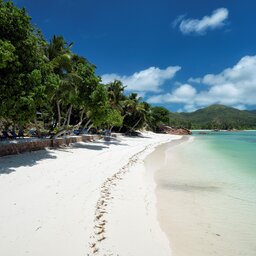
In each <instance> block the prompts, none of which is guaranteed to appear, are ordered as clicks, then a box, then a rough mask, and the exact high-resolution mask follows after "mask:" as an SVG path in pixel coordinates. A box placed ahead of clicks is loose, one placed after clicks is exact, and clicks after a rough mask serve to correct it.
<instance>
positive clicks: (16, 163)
mask: <svg viewBox="0 0 256 256" xmlns="http://www.w3.org/2000/svg"><path fill="white" fill-rule="evenodd" d="M110 145H119V146H127V145H128V144H125V143H122V142H121V141H119V140H117V139H114V138H111V140H110V141H105V140H100V141H94V142H91V143H83V142H82V143H73V144H71V145H70V146H66V147H59V148H55V149H54V150H47V149H45V150H38V151H32V152H26V153H22V154H20V155H9V156H4V157H0V176H1V175H3V174H10V173H12V172H15V171H16V169H17V168H18V167H31V166H33V165H36V164H38V163H39V162H40V161H41V160H43V159H56V158H57V156H56V155H55V153H54V151H63V152H65V153H74V152H72V151H71V150H70V149H88V150H103V149H107V148H109V146H110Z"/></svg>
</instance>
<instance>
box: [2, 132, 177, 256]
mask: <svg viewBox="0 0 256 256" xmlns="http://www.w3.org/2000/svg"><path fill="white" fill-rule="evenodd" d="M145 136H146V138H128V137H121V138H118V139H117V140H116V141H111V142H105V141H98V142H94V143H77V144H73V146H72V147H67V148H62V149H58V150H49V149H47V150H43V151H37V152H32V153H24V154H20V155H14V156H7V157H2V158H0V205H1V210H0V255H4V256H17V255H19V256H23V255H26V256H28V255H29V256H45V255H61V256H70V255H72V256H85V255H122V256H124V255H134V256H135V255H136V256H137V255H148V256H150V255H152V256H153V255H154V256H155V255H161V256H165V255H171V251H170V248H169V242H168V239H167V238H166V236H165V234H164V233H163V232H162V231H161V229H160V226H159V224H158V221H157V213H156V208H155V205H156V199H155V193H154V190H155V183H154V179H153V174H152V173H146V172H145V168H144V165H143V161H142V160H143V159H144V158H145V157H146V155H148V154H149V153H150V152H152V151H153V149H154V147H155V146H156V145H158V144H161V143H164V142H167V141H170V140H173V139H178V138H180V136H170V135H156V134H153V133H148V134H145Z"/></svg>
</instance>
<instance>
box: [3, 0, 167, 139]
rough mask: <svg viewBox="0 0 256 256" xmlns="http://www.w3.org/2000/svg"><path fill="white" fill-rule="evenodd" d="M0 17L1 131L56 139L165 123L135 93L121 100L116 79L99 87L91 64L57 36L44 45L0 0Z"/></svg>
mask: <svg viewBox="0 0 256 256" xmlns="http://www.w3.org/2000/svg"><path fill="white" fill-rule="evenodd" d="M0 17H1V20H0V35H1V38H0V85H1V91H0V101H1V106H0V125H1V128H2V129H14V130H15V129H18V128H19V129H24V128H27V129H30V128H35V129H36V130H37V132H38V134H39V135H40V133H41V132H47V133H53V134H58V135H60V134H62V133H63V131H67V130H71V129H79V128H87V129H90V128H91V127H94V128H105V129H110V130H111V129H112V128H113V127H114V129H116V130H122V131H133V130H134V129H138V128H143V127H149V128H153V129H155V127H156V124H158V123H160V122H166V121H168V113H169V112H168V110H166V109H164V108H162V109H158V108H153V107H151V106H150V105H149V104H148V103H146V102H142V101H141V99H140V98H139V97H138V95H137V94H135V93H132V94H130V95H128V96H126V95H125V94H124V89H125V86H123V84H122V83H121V82H120V81H114V82H112V83H110V84H107V85H104V84H102V83H101V78H100V77H99V76H97V75H96V74H95V70H96V67H95V65H93V64H91V63H90V62H89V61H88V60H87V59H85V58H84V57H81V56H78V55H76V54H75V53H73V52H72V45H73V44H72V43H67V42H66V41H65V39H64V38H63V37H62V36H53V38H52V39H51V40H50V42H47V41H46V40H45V39H44V38H43V36H42V34H41V33H40V31H39V30H38V29H36V28H35V27H34V26H33V25H32V24H31V18H30V17H29V16H28V14H27V13H26V10H25V9H19V8H17V7H15V6H14V5H13V3H12V2H10V1H8V2H5V1H2V0H0ZM160 110H161V111H162V112H163V113H160V112H161V111H160ZM158 112H159V113H158ZM163 115H165V117H163Z"/></svg>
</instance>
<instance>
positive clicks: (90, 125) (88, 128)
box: [87, 124, 93, 132]
mask: <svg viewBox="0 0 256 256" xmlns="http://www.w3.org/2000/svg"><path fill="white" fill-rule="evenodd" d="M92 126H93V124H90V126H89V127H88V129H87V132H89V131H90V129H91V128H92Z"/></svg>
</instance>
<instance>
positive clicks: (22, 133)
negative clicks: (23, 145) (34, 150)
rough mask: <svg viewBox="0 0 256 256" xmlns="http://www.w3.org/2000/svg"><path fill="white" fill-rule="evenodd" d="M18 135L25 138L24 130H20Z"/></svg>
mask: <svg viewBox="0 0 256 256" xmlns="http://www.w3.org/2000/svg"><path fill="white" fill-rule="evenodd" d="M18 137H19V138H23V137H24V132H23V131H22V130H19V132H18Z"/></svg>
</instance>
